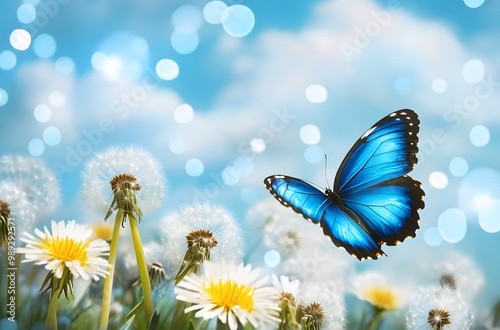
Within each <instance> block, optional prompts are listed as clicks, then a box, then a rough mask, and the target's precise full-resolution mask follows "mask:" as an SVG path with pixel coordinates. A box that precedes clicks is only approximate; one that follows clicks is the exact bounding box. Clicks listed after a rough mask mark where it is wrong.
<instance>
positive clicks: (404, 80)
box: [394, 76, 413, 95]
mask: <svg viewBox="0 0 500 330" xmlns="http://www.w3.org/2000/svg"><path fill="white" fill-rule="evenodd" d="M394 90H395V91H396V93H398V94H399V95H408V94H410V92H411V91H412V90H413V82H412V81H411V80H410V78H408V77H405V76H401V77H398V78H397V79H396V81H395V82H394Z"/></svg>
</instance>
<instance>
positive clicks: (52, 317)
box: [45, 282, 63, 330]
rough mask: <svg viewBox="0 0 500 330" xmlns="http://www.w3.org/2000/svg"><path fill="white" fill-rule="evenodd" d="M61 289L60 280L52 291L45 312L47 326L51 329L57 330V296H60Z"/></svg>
mask: <svg viewBox="0 0 500 330" xmlns="http://www.w3.org/2000/svg"><path fill="white" fill-rule="evenodd" d="M62 289H63V284H62V282H58V287H57V288H56V289H55V290H54V292H52V296H51V297H50V303H49V310H48V312H47V319H46V321H45V322H46V323H47V328H48V329H51V330H57V307H58V306H59V297H60V296H61V291H62Z"/></svg>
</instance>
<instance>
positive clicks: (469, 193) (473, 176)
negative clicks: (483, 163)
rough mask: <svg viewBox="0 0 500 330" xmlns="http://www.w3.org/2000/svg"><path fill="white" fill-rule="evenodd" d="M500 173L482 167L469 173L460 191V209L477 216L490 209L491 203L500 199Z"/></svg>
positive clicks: (463, 180) (462, 182)
mask: <svg viewBox="0 0 500 330" xmlns="http://www.w3.org/2000/svg"><path fill="white" fill-rule="evenodd" d="M498 187H500V173H498V172H497V171H495V170H493V169H491V168H487V167H481V168H477V169H474V170H472V171H470V172H468V173H467V174H466V175H465V176H464V177H463V178H462V181H461V183H460V187H459V189H458V201H459V207H460V209H461V210H463V211H464V212H465V213H466V214H470V215H472V216H475V215H476V214H477V212H479V211H480V210H482V209H483V208H485V207H489V205H490V204H491V201H492V200H494V199H500V189H498Z"/></svg>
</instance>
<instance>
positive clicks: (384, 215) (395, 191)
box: [334, 109, 425, 245]
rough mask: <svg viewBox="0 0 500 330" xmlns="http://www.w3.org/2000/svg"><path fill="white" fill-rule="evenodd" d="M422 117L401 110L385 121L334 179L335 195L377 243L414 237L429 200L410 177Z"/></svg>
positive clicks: (364, 139)
mask: <svg viewBox="0 0 500 330" xmlns="http://www.w3.org/2000/svg"><path fill="white" fill-rule="evenodd" d="M419 123H420V121H419V120H418V116H417V114H416V113H415V112H413V111H412V110H408V109H404V110H398V111H395V112H393V113H391V114H390V115H388V116H386V117H384V118H382V119H381V120H380V121H379V122H377V123H376V124H375V125H373V126H372V127H371V128H370V129H369V130H368V131H366V133H365V134H363V135H362V136H361V138H360V139H359V140H358V141H357V142H356V143H355V144H354V146H353V147H352V148H351V150H350V151H349V152H348V153H347V155H346V157H345V158H344V160H343V162H342V164H341V165H340V167H339V170H338V172H337V175H336V177H335V186H334V191H335V192H336V193H337V194H338V195H339V196H340V198H341V200H342V203H343V204H344V205H345V206H346V207H348V208H349V209H350V210H352V211H353V212H354V213H355V214H356V215H357V216H358V217H359V218H360V221H361V222H362V224H363V225H364V226H365V227H366V228H367V230H368V233H369V234H370V236H371V237H373V239H375V240H376V241H377V242H378V243H379V244H382V243H386V244H388V245H395V244H397V243H399V242H402V241H403V240H404V239H405V238H407V237H414V236H415V232H416V230H417V229H418V228H419V224H418V222H419V219H420V218H419V215H418V210H419V209H422V208H423V207H424V202H423V197H424V195H425V193H424V191H423V190H422V188H421V184H420V182H418V181H416V180H414V179H412V178H411V177H409V176H406V174H407V173H408V172H410V171H411V170H412V169H413V167H414V166H415V164H416V163H417V157H416V155H417V152H418V147H417V142H418V136H417V134H418V130H419Z"/></svg>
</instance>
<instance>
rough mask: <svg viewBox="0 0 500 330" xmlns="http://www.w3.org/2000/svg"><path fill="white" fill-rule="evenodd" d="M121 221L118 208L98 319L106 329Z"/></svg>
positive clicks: (121, 217)
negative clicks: (108, 267) (99, 317)
mask: <svg viewBox="0 0 500 330" xmlns="http://www.w3.org/2000/svg"><path fill="white" fill-rule="evenodd" d="M122 221H123V210H122V209H118V211H117V213H116V218H115V227H114V228H113V237H112V238H111V246H110V249H109V258H108V263H109V264H110V266H111V268H110V269H109V274H108V276H106V278H105V279H104V288H103V292H102V308H101V319H100V321H99V329H100V330H106V329H107V328H108V322H109V311H110V308H111V297H112V296H113V278H114V274H115V265H116V255H117V253H118V237H119V234H120V226H121V224H122Z"/></svg>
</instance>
